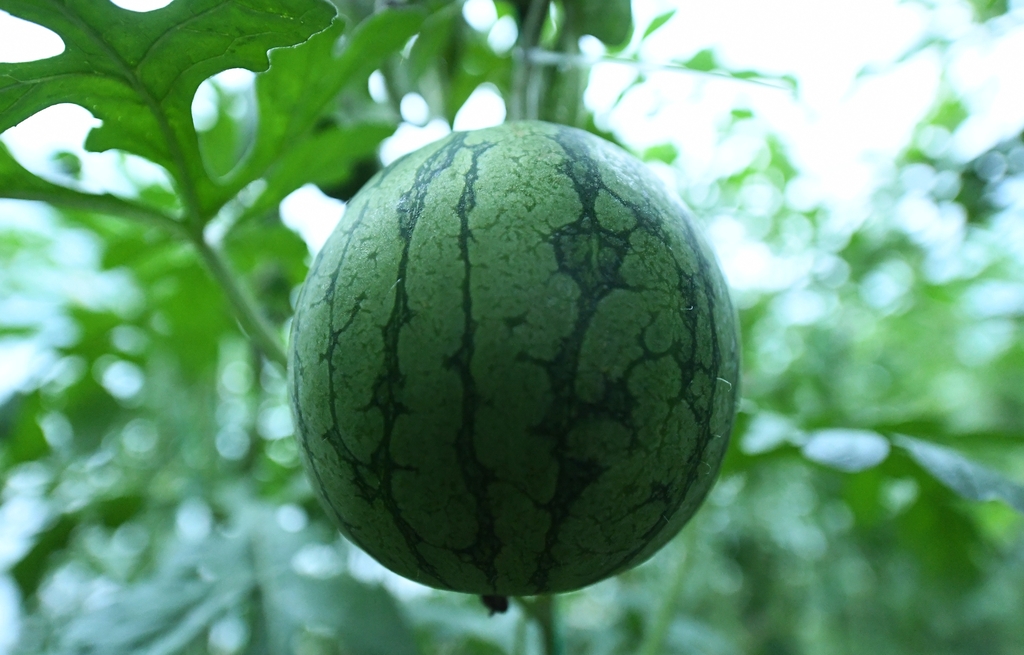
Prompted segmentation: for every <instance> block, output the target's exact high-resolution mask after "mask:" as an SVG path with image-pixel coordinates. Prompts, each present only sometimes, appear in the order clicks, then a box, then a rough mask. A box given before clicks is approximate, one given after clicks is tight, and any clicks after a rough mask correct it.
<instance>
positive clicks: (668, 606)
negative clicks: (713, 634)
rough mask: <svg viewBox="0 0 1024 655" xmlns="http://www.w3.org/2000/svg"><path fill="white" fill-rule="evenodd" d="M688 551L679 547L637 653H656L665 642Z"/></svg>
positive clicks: (638, 654) (682, 581) (642, 654)
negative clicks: (674, 563) (659, 601)
mask: <svg viewBox="0 0 1024 655" xmlns="http://www.w3.org/2000/svg"><path fill="white" fill-rule="evenodd" d="M688 552H689V549H688V548H687V546H686V545H684V546H683V547H682V548H681V549H679V561H678V562H677V563H676V570H675V572H674V574H673V576H672V579H671V580H670V581H669V584H668V587H667V588H666V589H665V595H664V596H663V597H662V599H661V605H660V606H659V607H658V610H657V613H656V614H655V615H654V618H653V619H651V623H650V628H649V629H648V630H647V633H646V634H645V635H644V640H643V641H642V642H640V648H639V649H638V650H637V655H658V653H660V652H662V648H661V647H662V644H663V643H664V642H665V637H666V636H667V635H668V629H669V627H670V626H671V625H672V616H673V615H674V614H675V610H676V599H677V598H679V594H680V593H682V591H683V584H684V583H685V582H686V573H687V566H686V562H687V559H689V558H688Z"/></svg>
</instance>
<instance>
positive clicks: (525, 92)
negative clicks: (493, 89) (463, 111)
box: [508, 0, 551, 120]
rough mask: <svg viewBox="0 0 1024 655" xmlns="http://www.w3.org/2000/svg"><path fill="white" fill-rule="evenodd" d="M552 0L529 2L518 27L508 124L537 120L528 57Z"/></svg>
mask: <svg viewBox="0 0 1024 655" xmlns="http://www.w3.org/2000/svg"><path fill="white" fill-rule="evenodd" d="M550 4H551V0H531V2H530V7H529V9H528V10H527V12H526V16H525V17H524V18H523V24H522V25H520V27H519V30H520V31H519V45H518V48H517V49H516V60H515V69H514V72H513V74H512V98H511V100H512V102H511V103H510V104H509V112H508V115H509V120H524V119H528V118H536V117H537V116H536V114H537V107H538V105H539V98H538V97H536V96H537V93H538V92H539V90H538V89H537V88H536V84H535V78H536V74H535V72H534V71H535V68H534V65H533V62H532V61H531V60H530V53H531V52H533V50H534V49H535V48H536V47H537V44H538V43H540V35H541V32H542V31H543V29H544V19H545V18H547V15H548V7H549V6H550Z"/></svg>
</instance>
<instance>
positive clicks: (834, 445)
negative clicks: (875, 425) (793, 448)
mask: <svg viewBox="0 0 1024 655" xmlns="http://www.w3.org/2000/svg"><path fill="white" fill-rule="evenodd" d="M889 450H890V446H889V441H888V440H887V439H886V438H885V437H883V436H882V435H880V434H878V433H877V432H872V431H870V430H851V429H846V428H833V429H828V430H818V431H817V432H812V433H811V434H810V437H809V438H808V440H807V442H806V443H805V444H804V445H803V447H802V448H801V452H803V455H804V457H806V458H807V459H809V460H811V461H812V462H817V463H818V464H824V465H825V466H831V467H832V468H834V469H839V470H840V471H846V472H847V473H856V472H857V471H863V470H865V469H869V468H871V467H873V466H878V465H879V464H881V463H882V462H883V461H885V458H886V457H888V456H889Z"/></svg>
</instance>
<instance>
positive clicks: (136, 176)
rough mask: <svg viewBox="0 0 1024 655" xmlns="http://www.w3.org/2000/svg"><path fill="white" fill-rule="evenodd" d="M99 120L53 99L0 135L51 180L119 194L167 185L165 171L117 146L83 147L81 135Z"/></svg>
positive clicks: (22, 161) (32, 167)
mask: <svg viewBox="0 0 1024 655" xmlns="http://www.w3.org/2000/svg"><path fill="white" fill-rule="evenodd" d="M100 125H102V121H100V120H99V119H97V118H95V117H94V116H93V115H92V113H90V112H89V110H87V109H85V108H83V107H80V106H78V105H73V104H59V105H53V106H52V107H47V108H46V109H44V110H42V111H40V112H39V113H37V114H34V115H33V116H30V117H29V118H27V119H25V120H23V121H22V122H21V123H19V124H18V125H15V126H14V127H12V128H10V129H9V130H7V131H6V132H4V133H3V135H2V137H0V138H2V140H3V142H4V144H5V145H6V146H7V149H8V150H9V151H10V153H11V156H12V157H14V159H15V161H17V162H18V163H19V164H21V165H22V166H23V167H25V168H26V169H27V170H28V171H30V172H32V173H34V174H36V175H38V176H39V177H42V178H43V179H46V180H49V181H51V182H54V183H56V184H61V185H64V186H71V187H74V188H77V189H80V190H82V191H86V192H88V193H114V194H116V195H119V196H124V197H137V196H138V195H139V194H140V192H142V191H143V190H145V189H156V188H162V189H168V190H169V189H171V188H172V186H171V181H170V176H169V175H168V174H167V171H166V170H164V169H163V167H161V166H158V165H156V164H154V163H152V162H150V161H149V160H147V159H143V158H141V157H137V156H135V155H130V154H127V153H124V152H122V151H118V150H109V151H107V152H88V151H86V149H85V145H84V144H85V138H86V136H88V134H89V131H90V130H92V129H93V128H95V127H98V126H100Z"/></svg>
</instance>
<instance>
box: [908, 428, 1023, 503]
mask: <svg viewBox="0 0 1024 655" xmlns="http://www.w3.org/2000/svg"><path fill="white" fill-rule="evenodd" d="M894 441H895V443H896V445H897V446H899V447H900V448H902V449H903V450H905V451H907V454H908V455H910V457H911V459H913V460H914V461H915V462H917V463H918V464H919V465H920V466H921V468H923V469H924V470H926V471H928V472H929V473H931V474H932V475H933V476H935V478H936V479H937V480H938V481H939V482H941V483H942V484H944V485H946V486H947V487H949V488H950V489H951V490H953V491H954V492H956V493H957V494H959V495H961V496H963V497H964V498H966V499H968V500H976V501H988V500H1001V501H1003V502H1004V503H1006V504H1007V505H1009V506H1010V507H1012V508H1014V509H1015V510H1017V511H1018V512H1020V513H1021V514H1024V485H1020V484H1017V483H1015V482H1012V481H1010V480H1007V479H1006V478H1005V477H1003V476H1002V475H1000V474H999V473H997V472H996V471H993V470H992V469H990V468H988V467H986V466H982V465H981V464H978V463H977V462H973V461H971V460H970V459H968V458H966V457H964V456H963V455H961V454H960V453H958V452H957V451H955V450H953V449H952V448H947V447H945V446H939V445H937V444H934V443H929V442H927V441H921V440H920V439H914V438H913V437H908V436H906V435H896V437H895V439H894Z"/></svg>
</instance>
